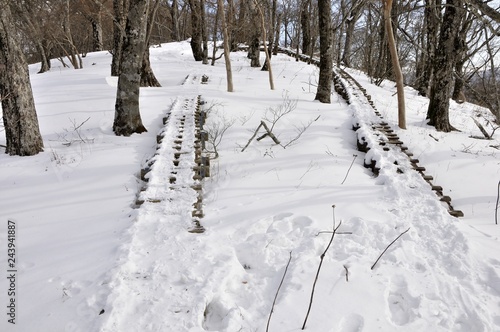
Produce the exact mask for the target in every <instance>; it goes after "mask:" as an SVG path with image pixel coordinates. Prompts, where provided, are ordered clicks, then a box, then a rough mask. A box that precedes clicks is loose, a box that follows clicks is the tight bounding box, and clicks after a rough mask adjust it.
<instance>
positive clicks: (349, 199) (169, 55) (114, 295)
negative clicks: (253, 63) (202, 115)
mask: <svg viewBox="0 0 500 332" xmlns="http://www.w3.org/2000/svg"><path fill="white" fill-rule="evenodd" d="M263 59H264V58H263V57H262V60H263ZM110 60H111V56H110V55H109V54H108V53H107V52H100V53H90V54H88V55H87V57H86V58H85V59H84V61H85V65H84V68H83V69H81V70H71V69H65V68H62V67H61V66H60V64H59V63H58V62H56V61H54V62H53V68H52V70H51V72H48V73H45V74H38V75H37V74H35V73H36V71H37V69H38V68H37V66H36V65H35V66H31V67H30V72H31V74H32V84H33V90H34V95H35V101H36V106H37V112H38V116H39V121H40V129H41V132H42V135H43V138H44V144H45V152H43V153H41V154H39V155H37V156H34V157H23V158H21V157H12V156H8V155H5V154H0V169H1V172H0V184H1V188H2V190H1V191H0V201H1V202H2V203H1V205H0V207H1V209H0V219H1V220H2V225H4V226H2V227H0V239H1V240H2V243H5V242H4V241H5V240H6V238H7V230H8V229H7V220H13V221H15V222H16V226H17V232H16V249H17V251H16V255H17V260H16V263H17V266H16V267H17V270H18V274H17V284H16V291H17V292H16V304H17V311H16V314H17V315H16V326H13V325H12V324H10V323H8V321H7V319H8V318H9V317H8V316H7V315H6V313H7V308H6V307H5V306H6V305H7V304H8V301H9V298H8V297H7V289H8V283H7V281H6V279H5V278H4V279H3V281H1V282H0V294H1V295H0V299H1V303H4V308H5V309H4V310H5V313H4V317H3V318H2V320H0V330H1V331H72V332H76V331H103V332H104V331H110V332H111V331H176V332H183V331H189V332H194V331H227V332H235V331H266V325H267V322H268V318H269V314H270V312H271V309H272V304H273V301H274V299H275V296H276V292H277V289H278V287H279V285H280V282H281V280H282V278H283V276H284V278H283V283H282V286H281V288H280V291H279V293H278V294H277V297H276V302H275V305H274V308H273V313H272V317H271V319H270V322H269V331H280V332H284V331H299V330H301V327H302V325H303V323H304V319H305V316H306V312H307V309H308V306H309V300H310V298H311V289H312V286H313V282H314V280H315V276H316V273H317V270H318V265H319V263H320V255H321V254H322V253H323V252H324V250H325V248H326V246H327V245H328V243H329V241H330V239H331V235H332V234H331V231H332V230H333V227H334V226H339V224H340V223H341V225H340V227H339V228H338V232H339V234H336V235H335V237H334V239H333V242H332V245H331V247H330V248H329V250H328V251H327V253H326V255H325V257H324V261H323V264H322V267H321V271H320V273H319V277H318V280H317V283H316V289H315V293H314V299H313V302H312V307H311V312H310V315H309V317H308V320H307V324H306V330H307V331H318V332H323V331H343V332H354V331H377V330H379V331H402V330H405V331H423V330H430V331H463V332H466V331H467V332H468V331H498V330H500V258H499V257H498V252H499V248H500V243H499V241H500V228H499V226H496V225H495V224H494V222H495V204H496V198H497V183H498V181H499V180H500V158H499V153H500V152H499V151H498V149H496V148H494V146H498V145H499V139H498V137H496V136H498V134H497V135H496V136H495V139H494V140H489V141H487V140H480V139H476V138H472V137H471V136H480V135H481V133H480V132H479V130H478V129H477V128H476V127H475V125H474V123H473V122H472V120H471V116H473V117H475V118H476V119H477V120H478V121H480V122H481V123H483V125H485V126H486V128H487V129H488V130H489V131H490V132H491V131H492V128H491V127H488V124H487V120H489V121H490V122H491V120H492V119H491V116H490V115H488V114H487V113H486V112H485V111H484V110H483V109H481V108H479V107H477V106H475V105H471V104H467V103H466V104H460V105H459V104H455V103H452V106H451V122H452V124H453V125H454V126H455V127H456V128H458V129H459V130H460V132H453V133H447V134H445V133H439V132H436V131H435V130H434V129H433V128H432V127H429V126H427V125H426V121H425V113H426V109H427V100H426V99H425V98H422V97H419V96H418V95H417V93H416V92H415V91H414V90H412V89H410V88H406V91H405V93H406V97H407V99H406V105H407V123H408V129H407V130H400V129H398V128H397V114H396V107H397V100H396V96H395V94H394V92H395V86H394V84H393V83H391V82H384V83H383V84H382V85H381V86H380V87H377V86H374V85H371V84H370V82H369V78H367V77H365V76H364V75H363V74H362V73H360V72H356V71H353V70H349V73H350V74H351V75H352V76H353V77H355V78H356V79H357V80H358V81H359V82H360V83H361V84H362V85H363V86H364V87H365V88H366V89H367V90H368V93H369V94H370V95H371V96H372V99H373V101H374V103H375V105H376V107H377V109H378V110H379V111H380V112H381V113H382V114H383V116H384V118H385V120H386V121H387V122H388V123H389V124H390V126H391V127H392V129H393V130H394V131H395V132H396V133H397V134H398V135H399V137H400V138H401V139H402V140H403V141H404V142H405V145H406V146H408V148H409V150H410V151H411V152H413V153H414V158H418V159H419V160H420V165H422V166H425V167H426V169H427V170H426V174H430V175H432V176H433V177H434V181H433V183H435V184H437V185H440V186H442V187H443V191H444V194H445V195H448V196H450V197H451V198H452V204H453V206H454V208H455V209H458V210H461V211H463V212H464V214H465V216H464V217H463V218H460V219H457V218H454V217H451V216H450V215H449V214H448V211H447V209H446V206H445V205H444V204H443V203H442V202H440V201H439V199H438V197H437V196H436V194H435V193H434V192H433V191H432V190H431V188H430V186H429V185H428V184H427V183H426V182H425V181H424V180H423V179H422V177H421V176H420V175H418V173H417V172H416V171H414V170H413V169H412V166H411V164H410V162H409V161H408V159H405V155H404V154H403V153H402V152H400V151H397V149H391V150H390V151H384V150H383V149H382V146H380V145H379V144H378V138H377V137H376V136H373V134H372V130H371V129H370V128H371V124H373V123H374V122H375V121H378V118H377V117H376V116H375V115H374V113H373V110H371V108H370V107H369V105H368V103H367V101H366V99H363V98H362V96H361V95H360V94H359V93H358V92H357V91H356V90H354V89H353V88H350V90H349V92H350V93H351V95H352V98H353V103H352V104H351V105H347V104H346V103H345V101H343V100H342V99H341V98H340V97H338V96H337V95H336V94H335V93H334V94H333V96H332V103H331V104H328V105H326V104H321V103H319V102H315V101H313V99H314V95H315V92H316V91H315V84H316V83H317V77H318V70H317V69H316V68H315V67H314V66H312V65H307V64H304V63H302V62H296V61H295V59H292V58H289V57H288V56H286V55H282V54H280V55H277V56H275V57H273V59H272V63H273V72H274V75H275V85H276V87H277V89H276V90H274V91H271V90H269V84H268V81H267V79H268V76H267V73H266V72H261V71H260V69H259V68H257V69H255V68H250V66H249V60H248V59H247V58H246V54H245V53H243V52H239V53H232V54H231V60H232V65H233V75H234V86H235V92H234V93H227V92H226V79H225V68H224V63H223V61H222V60H218V61H217V63H216V65H215V66H213V67H212V66H204V65H202V64H201V63H198V62H195V61H194V60H193V58H192V55H191V52H190V48H189V43H188V42H181V43H169V44H163V45H161V47H155V48H152V49H151V61H152V66H153V69H154V71H155V74H156V75H157V77H158V79H159V80H160V82H161V83H162V85H163V87H161V88H145V89H142V90H141V115H142V119H143V122H144V125H145V126H146V128H147V129H148V132H147V133H143V134H141V135H132V136H131V137H116V136H114V134H113V132H112V129H111V126H112V121H113V115H114V100H115V94H116V79H114V78H112V77H110V76H109V68H110ZM202 75H207V76H208V77H209V80H208V82H207V84H201V83H200V79H201V76H202ZM198 95H201V99H202V100H203V102H204V105H203V107H204V108H205V109H206V110H208V109H209V108H210V111H209V115H208V118H207V123H206V124H205V128H206V129H208V130H211V131H214V130H216V129H221V128H223V127H224V126H226V127H227V126H229V125H231V126H230V127H229V128H228V129H227V131H226V132H225V134H224V136H223V138H222V141H221V143H220V144H219V145H218V146H217V150H218V151H219V154H220V157H219V158H218V159H215V160H212V161H211V177H209V178H205V179H204V180H203V181H202V183H203V212H204V214H205V216H204V217H203V218H202V219H201V220H200V222H201V225H202V226H203V227H204V229H205V232H204V233H191V232H189V230H192V229H193V227H194V226H195V224H194V223H193V218H192V217H191V212H192V204H193V202H195V201H196V192H195V190H193V189H192V186H193V185H194V184H196V183H197V182H196V181H195V180H193V178H192V177H193V171H192V169H191V165H193V164H192V160H193V158H192V157H193V155H194V152H193V146H192V144H191V143H189V140H187V139H185V140H184V142H183V143H182V144H183V145H182V150H181V152H182V154H181V158H182V160H181V162H182V165H188V166H187V167H184V168H181V169H175V170H174V168H173V164H172V163H171V160H172V153H174V151H173V146H174V145H175V144H176V143H175V142H173V138H174V137H176V135H177V134H178V130H179V126H178V123H179V121H180V120H179V119H180V118H181V117H182V116H186V120H185V125H184V132H183V136H184V138H186V137H189V136H190V135H193V132H194V119H193V118H192V117H191V113H190V112H189V110H190V109H192V108H194V100H195V99H196V98H197V96H198ZM287 96H288V98H289V99H290V100H296V101H297V106H296V108H295V109H294V110H293V111H292V112H291V113H289V114H287V115H284V116H283V117H282V118H281V119H280V120H279V121H278V122H277V123H276V125H275V126H274V128H273V133H275V134H276V135H277V136H278V139H279V140H280V141H281V142H282V145H286V144H287V143H288V142H290V141H292V140H293V139H294V138H296V137H297V135H298V132H299V131H300V130H301V128H304V126H307V125H309V127H308V128H307V130H305V132H303V133H302V135H301V136H300V138H298V139H297V140H296V141H295V142H293V143H292V144H290V145H289V146H287V147H286V149H285V148H283V147H282V146H277V145H275V144H274V143H273V141H272V140H271V139H270V138H269V137H266V138H264V139H262V140H260V141H256V140H253V141H252V142H251V144H250V145H249V146H248V148H247V149H246V150H245V151H244V152H241V150H242V148H243V147H244V146H245V145H246V144H247V142H248V140H249V139H250V137H251V136H252V135H253V133H254V131H255V129H256V128H257V126H258V125H259V124H260V121H261V120H263V119H265V118H272V116H273V114H272V112H271V110H270V109H271V108H272V109H275V110H276V109H277V108H278V106H279V105H281V104H283V102H284V100H285V99H286V98H287ZM185 103H187V106H184V104H185ZM167 115H169V122H167V124H166V125H165V126H164V125H163V118H164V117H166V116H167ZM478 115H480V116H478ZM82 123H83V125H82V126H81V127H80V128H79V129H78V130H75V128H76V127H77V126H79V125H80V124H82ZM353 124H357V125H359V127H360V128H359V129H358V131H357V132H355V131H353V130H352V127H353ZM260 133H263V132H260ZM158 134H163V135H164V139H163V141H162V142H161V144H157V141H156V136H157V135H158ZM430 135H432V136H433V137H431V136H430ZM358 136H359V137H364V138H365V139H366V141H367V142H368V145H369V147H371V150H370V151H369V152H368V153H367V154H365V153H362V152H359V151H357V150H356V140H357V137H358ZM436 140H437V141H436ZM0 144H3V145H5V138H4V137H1V138H0ZM155 152H158V153H157V154H155ZM153 160H154V161H155V163H154V164H152V167H151V171H150V172H149V173H148V175H147V177H148V180H149V181H148V183H147V185H146V186H145V187H144V183H143V182H142V181H141V180H140V170H141V168H143V167H145V166H146V165H148V164H149V163H150V161H153ZM371 160H374V161H376V163H377V167H379V168H380V174H379V175H378V176H377V177H375V176H374V175H373V174H372V172H371V170H369V169H367V168H365V167H363V163H364V162H370V161H371ZM395 161H397V162H398V165H395V164H394V162H395ZM351 164H352V168H350V167H351ZM398 168H399V169H400V170H402V173H398V172H397V169H398ZM173 171H175V172H177V173H176V174H175V175H176V181H175V184H170V183H169V177H170V176H171V175H172V172H173ZM141 200H142V201H144V203H143V204H142V205H140V206H138V204H137V202H138V201H141ZM332 205H335V207H334V208H333V207H332ZM406 230H408V232H407V233H405V234H404V235H402V236H401V237H400V238H399V239H398V240H397V241H396V242H395V243H394V244H393V245H392V246H391V247H390V248H389V249H388V250H387V251H386V252H385V254H384V255H383V256H382V257H381V258H380V260H379V261H378V262H377V264H376V265H375V266H374V267H373V269H372V268H371V267H372V265H373V264H374V263H375V261H376V260H377V258H378V257H379V255H380V254H381V253H382V251H383V250H385V249H386V247H387V246H388V245H389V244H390V243H391V242H392V241H393V240H395V239H396V238H397V237H398V236H399V235H400V234H401V233H403V232H405V231H406ZM328 232H330V233H328ZM3 247H4V248H6V246H5V245H4V246H3ZM4 250H5V251H4V252H5V253H4V254H2V255H0V256H1V259H0V266H2V269H3V270H4V271H5V273H6V274H7V272H6V271H7V270H8V269H7V250H6V249H4ZM290 257H291V259H290ZM289 259H290V262H289V264H288V261H289ZM287 264H288V265H287ZM285 269H286V271H287V272H286V275H284V272H285ZM346 272H347V274H348V275H347V276H346Z"/></svg>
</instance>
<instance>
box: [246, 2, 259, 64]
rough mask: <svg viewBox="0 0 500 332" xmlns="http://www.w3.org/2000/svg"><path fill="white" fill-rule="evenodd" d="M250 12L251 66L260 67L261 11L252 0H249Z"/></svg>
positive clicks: (249, 53)
mask: <svg viewBox="0 0 500 332" xmlns="http://www.w3.org/2000/svg"><path fill="white" fill-rule="evenodd" d="M248 6H249V8H248V9H249V12H250V27H249V29H250V42H249V47H248V58H249V59H250V67H260V35H261V31H260V29H261V25H260V23H259V22H260V17H259V12H258V10H257V8H256V6H255V3H254V2H253V1H252V0H249V1H248Z"/></svg>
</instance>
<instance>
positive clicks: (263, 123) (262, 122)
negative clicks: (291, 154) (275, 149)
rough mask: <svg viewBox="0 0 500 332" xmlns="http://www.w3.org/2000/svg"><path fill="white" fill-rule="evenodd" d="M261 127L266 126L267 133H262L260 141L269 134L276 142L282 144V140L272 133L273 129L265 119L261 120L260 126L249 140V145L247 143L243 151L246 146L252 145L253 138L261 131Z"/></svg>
mask: <svg viewBox="0 0 500 332" xmlns="http://www.w3.org/2000/svg"><path fill="white" fill-rule="evenodd" d="M260 127H264V129H265V130H266V133H265V134H264V135H262V136H261V137H259V138H258V139H257V140H258V141H260V140H261V139H263V138H264V137H266V136H269V137H271V138H272V139H273V141H274V143H276V144H277V145H279V144H280V141H279V140H278V138H276V136H274V134H273V133H272V131H271V130H269V127H268V126H267V125H266V123H265V122H264V121H260V124H259V126H258V127H257V129H255V132H254V133H253V135H252V137H250V139H249V140H248V143H247V145H245V147H244V148H243V149H242V150H241V152H244V151H245V150H246V148H247V147H248V146H249V145H250V143H251V142H252V141H253V139H254V138H255V136H257V132H258V131H259V129H260Z"/></svg>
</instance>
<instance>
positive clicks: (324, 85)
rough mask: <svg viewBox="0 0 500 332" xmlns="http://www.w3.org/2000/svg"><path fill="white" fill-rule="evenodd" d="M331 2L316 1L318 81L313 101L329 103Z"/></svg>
mask: <svg viewBox="0 0 500 332" xmlns="http://www.w3.org/2000/svg"><path fill="white" fill-rule="evenodd" d="M331 5H332V4H331V0H318V12H319V47H320V58H319V80H318V89H317V92H316V97H315V100H319V101H320V102H322V103H328V104H329V103H330V95H331V94H332V70H333V57H332V26H331V20H332V15H331V7H332V6H331Z"/></svg>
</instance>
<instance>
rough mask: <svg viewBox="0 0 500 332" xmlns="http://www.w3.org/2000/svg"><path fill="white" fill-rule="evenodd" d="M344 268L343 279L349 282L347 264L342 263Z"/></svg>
mask: <svg viewBox="0 0 500 332" xmlns="http://www.w3.org/2000/svg"><path fill="white" fill-rule="evenodd" d="M344 269H345V281H346V282H349V270H348V269H347V266H345V265H344Z"/></svg>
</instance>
